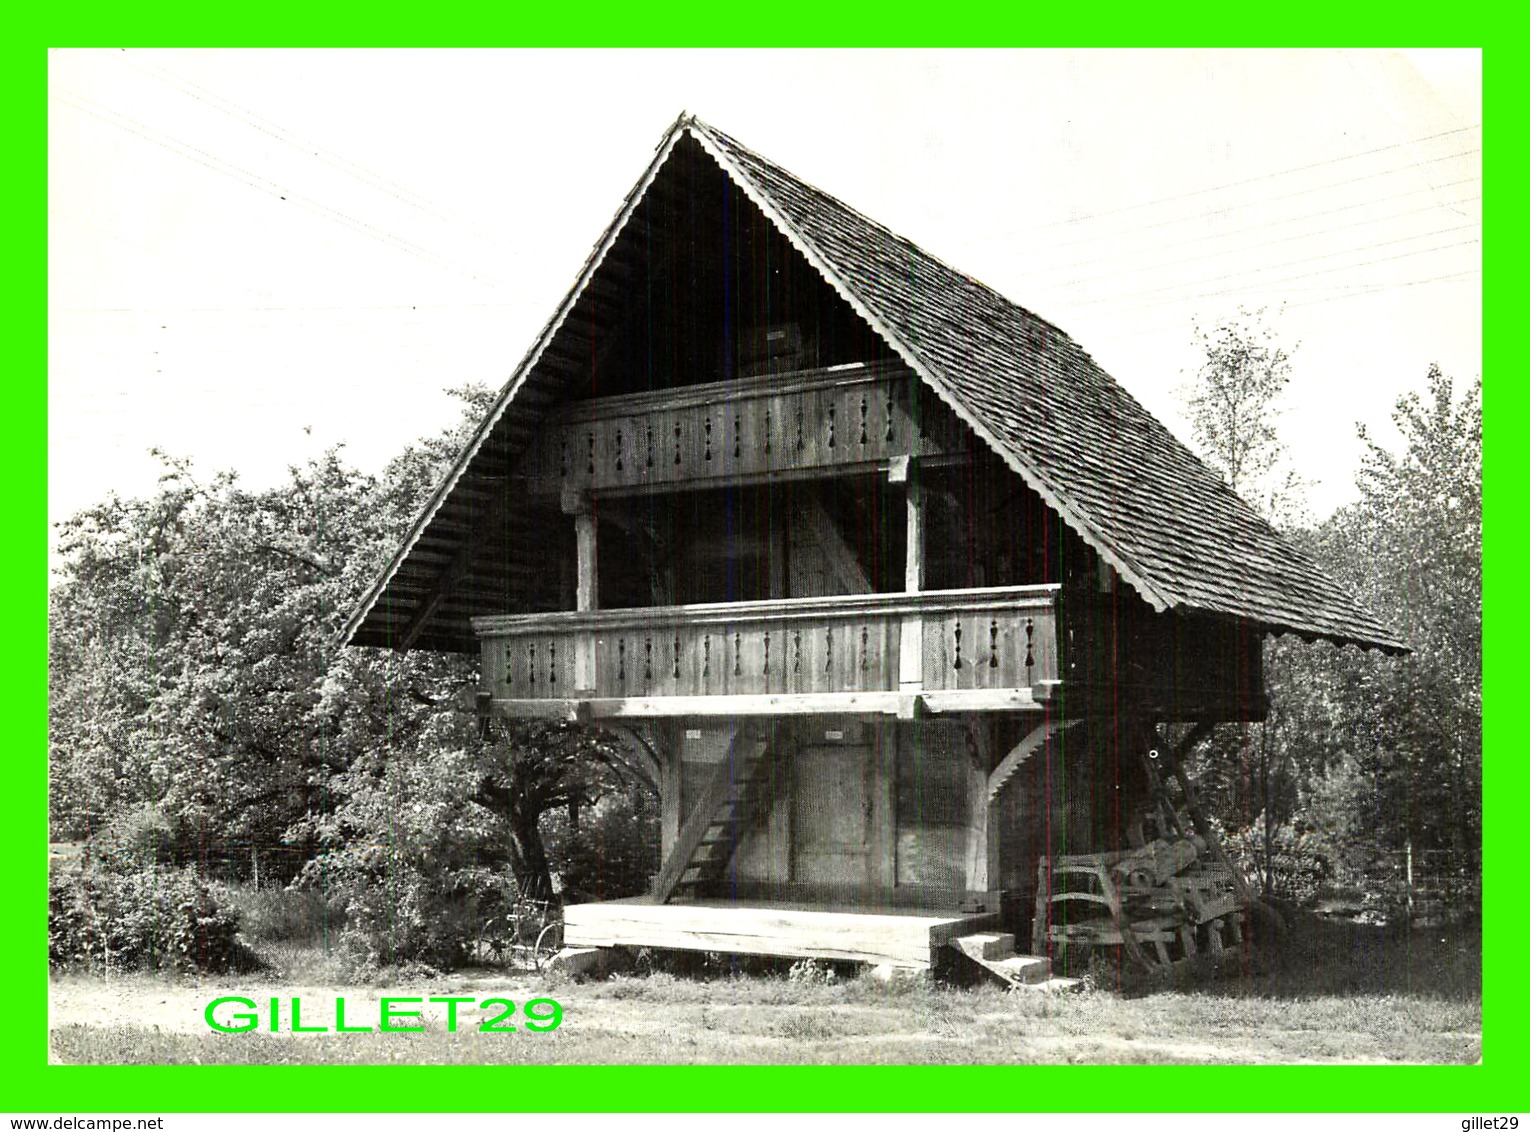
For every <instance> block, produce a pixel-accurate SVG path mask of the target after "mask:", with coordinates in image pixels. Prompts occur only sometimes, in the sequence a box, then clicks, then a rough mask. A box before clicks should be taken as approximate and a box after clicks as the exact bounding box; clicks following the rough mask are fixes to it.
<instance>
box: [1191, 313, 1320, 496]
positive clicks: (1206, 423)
mask: <svg viewBox="0 0 1530 1132" xmlns="http://www.w3.org/2000/svg"><path fill="white" fill-rule="evenodd" d="M1195 334H1196V339H1197V341H1198V344H1199V346H1200V349H1201V352H1202V354H1203V355H1204V359H1205V360H1204V361H1202V363H1201V365H1200V368H1199V369H1198V370H1197V371H1196V374H1195V377H1194V379H1193V380H1192V381H1191V382H1190V384H1189V385H1188V386H1187V387H1186V389H1185V401H1186V407H1187V409H1188V410H1189V413H1190V427H1191V433H1192V438H1193V440H1194V442H1195V445H1196V447H1197V448H1199V450H1200V452H1201V456H1202V458H1203V459H1205V461H1206V462H1207V463H1208V464H1209V465H1210V466H1211V467H1212V468H1214V469H1215V470H1216V471H1218V472H1220V473H1221V475H1222V478H1223V479H1225V480H1226V481H1227V483H1228V485H1229V486H1230V487H1231V488H1232V489H1233V490H1234V491H1236V492H1237V493H1238V494H1239V495H1240V496H1242V497H1243V499H1244V500H1245V501H1246V502H1247V503H1248V504H1249V505H1250V506H1251V507H1253V508H1254V510H1256V511H1258V512H1259V513H1260V514H1261V515H1263V516H1264V517H1265V518H1266V519H1268V520H1270V521H1271V522H1272V523H1276V524H1277V525H1290V524H1292V523H1294V522H1296V521H1297V520H1298V519H1299V518H1300V517H1301V515H1302V513H1303V511H1304V509H1305V508H1304V501H1303V488H1304V484H1303V482H1302V480H1301V479H1300V478H1299V477H1298V476H1297V474H1296V472H1295V470H1294V469H1293V468H1292V467H1291V465H1290V459H1289V455H1288V453H1287V450H1286V446H1285V444H1284V443H1283V442H1282V441H1281V439H1280V436H1279V433H1278V431H1277V428H1276V426H1277V424H1278V422H1279V420H1280V415H1281V413H1282V408H1281V404H1280V401H1281V398H1282V396H1283V395H1284V394H1285V391H1286V386H1287V384H1289V382H1290V380H1291V355H1290V352H1289V351H1288V350H1287V349H1286V348H1285V347H1284V346H1282V345H1281V344H1280V343H1279V341H1278V340H1277V338H1276V334H1275V331H1274V330H1273V329H1272V328H1271V327H1270V326H1269V325H1268V324H1267V323H1266V321H1265V314H1264V311H1263V310H1257V311H1248V310H1243V309H1240V310H1239V312H1238V314H1237V316H1235V317H1233V318H1229V319H1226V320H1224V321H1222V322H1219V323H1217V324H1216V325H1215V326H1213V327H1211V328H1210V329H1206V328H1204V327H1202V326H1200V325H1199V324H1197V325H1196V327H1195ZM1293 348H1294V347H1293Z"/></svg>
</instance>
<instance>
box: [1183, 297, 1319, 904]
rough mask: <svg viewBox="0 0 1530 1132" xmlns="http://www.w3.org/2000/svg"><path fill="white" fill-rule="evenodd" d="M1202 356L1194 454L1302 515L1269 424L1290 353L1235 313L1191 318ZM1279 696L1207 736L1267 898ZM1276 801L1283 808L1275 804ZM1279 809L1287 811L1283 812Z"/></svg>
mask: <svg viewBox="0 0 1530 1132" xmlns="http://www.w3.org/2000/svg"><path fill="white" fill-rule="evenodd" d="M1196 337H1197V339H1198V340H1199V344H1200V347H1201V350H1202V353H1203V354H1204V361H1203V362H1202V363H1201V366H1200V368H1199V369H1198V370H1197V371H1196V375H1195V377H1194V379H1193V380H1192V381H1191V383H1190V384H1189V385H1188V386H1187V387H1186V388H1185V390H1184V395H1185V400H1186V407H1187V409H1188V410H1189V415H1190V425H1191V431H1192V439H1193V441H1194V443H1195V445H1196V447H1197V448H1199V450H1200V452H1201V455H1202V457H1203V458H1204V459H1205V461H1206V462H1207V464H1209V465H1210V466H1211V467H1212V468H1213V469H1215V470H1216V471H1218V472H1220V473H1221V475H1222V478H1223V479H1225V480H1226V481H1227V484H1228V486H1229V487H1231V488H1232V489H1233V490H1234V491H1235V492H1237V493H1238V494H1239V496H1241V497H1242V498H1243V499H1244V501H1245V502H1247V503H1248V504H1249V505H1250V506H1251V507H1253V508H1254V510H1256V511H1257V512H1259V513H1260V514H1261V515H1262V516H1263V517H1264V518H1265V519H1267V520H1269V521H1270V522H1271V523H1274V524H1276V525H1278V526H1284V527H1290V526H1292V525H1294V524H1295V523H1296V522H1298V521H1299V520H1300V519H1301V517H1302V516H1303V515H1304V513H1305V510H1306V507H1305V501H1304V489H1305V484H1304V483H1303V481H1302V480H1301V478H1300V477H1299V476H1298V475H1297V474H1296V471H1295V469H1294V468H1293V467H1292V466H1291V464H1290V458H1289V454H1288V452H1287V450H1286V446H1285V444H1284V443H1283V442H1282V441H1281V439H1280V435H1279V432H1278V430H1277V427H1276V426H1277V424H1278V421H1279V418H1280V415H1281V412H1282V409H1281V405H1280V401H1281V398H1282V396H1283V395H1284V393H1285V390H1286V386H1287V384H1288V383H1289V382H1290V379H1291V355H1290V352H1289V351H1288V350H1287V349H1286V348H1285V347H1284V346H1282V345H1281V344H1280V342H1279V341H1278V339H1277V337H1276V334H1275V331H1274V330H1273V329H1272V328H1271V327H1270V326H1269V325H1268V324H1267V323H1266V321H1265V317H1264V311H1262V310H1259V311H1248V310H1242V309H1240V310H1239V312H1238V314H1237V316H1236V317H1234V318H1230V319H1226V320H1224V321H1222V322H1219V323H1217V324H1216V325H1215V326H1213V327H1211V328H1210V329H1206V328H1203V327H1201V326H1200V325H1198V324H1197V326H1196ZM1291 653H1292V648H1291V646H1289V645H1287V644H1286V643H1285V642H1267V643H1266V645H1265V650H1264V665H1265V674H1266V679H1267V680H1268V682H1269V685H1270V686H1271V689H1272V690H1278V689H1279V688H1280V687H1281V686H1282V685H1283V684H1285V683H1286V682H1287V670H1288V669H1289V668H1290V666H1291V664H1292V663H1293V659H1294V658H1293V656H1292V655H1291ZM1290 722H1291V721H1290V720H1288V719H1287V718H1286V717H1285V715H1284V712H1283V710H1282V708H1281V705H1280V699H1279V697H1278V696H1272V706H1271V709H1270V715H1269V718H1268V719H1267V720H1266V721H1265V722H1264V723H1263V724H1262V725H1260V726H1258V727H1257V728H1254V729H1248V728H1244V729H1242V730H1240V732H1239V733H1238V735H1237V736H1236V739H1235V740H1234V741H1233V742H1232V743H1231V744H1230V743H1229V741H1228V738H1227V737H1225V736H1224V737H1222V738H1221V740H1220V741H1219V742H1214V743H1213V746H1212V750H1211V753H1210V754H1211V758H1212V759H1213V760H1215V761H1216V762H1219V763H1221V764H1222V766H1223V767H1226V768H1237V772H1236V773H1235V774H1234V775H1233V776H1232V778H1231V780H1230V781H1229V780H1227V779H1225V778H1224V781H1223V782H1222V783H1221V785H1222V786H1223V789H1222V790H1221V791H1219V792H1218V793H1220V794H1221V795H1222V797H1223V800H1224V818H1225V819H1226V820H1228V821H1229V822H1230V823H1231V824H1233V825H1234V826H1237V825H1240V824H1244V823H1247V822H1248V821H1250V820H1251V819H1254V820H1257V821H1258V822H1259V823H1260V825H1261V826H1262V842H1263V853H1262V856H1263V860H1264V867H1263V868H1262V870H1261V872H1262V873H1263V876H1264V888H1265V896H1266V897H1268V896H1269V895H1270V894H1271V889H1272V887H1273V885H1274V868H1273V860H1274V853H1275V835H1276V831H1277V829H1278V828H1279V826H1280V825H1281V824H1282V823H1283V821H1284V820H1285V818H1286V816H1287V815H1288V813H1289V810H1290V808H1291V803H1290V799H1291V797H1292V795H1293V793H1294V792H1293V790H1292V782H1293V774H1292V766H1291V762H1290V758H1291V745H1290V743H1289V742H1283V741H1282V735H1283V733H1284V732H1287V731H1289V729H1290ZM1283 803H1284V804H1283ZM1282 811H1285V812H1282Z"/></svg>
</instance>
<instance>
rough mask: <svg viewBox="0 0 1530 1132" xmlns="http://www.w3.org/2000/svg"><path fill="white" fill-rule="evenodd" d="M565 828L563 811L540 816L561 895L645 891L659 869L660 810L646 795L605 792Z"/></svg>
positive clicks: (616, 895) (600, 896) (611, 896)
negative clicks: (575, 826) (575, 822)
mask: <svg viewBox="0 0 1530 1132" xmlns="http://www.w3.org/2000/svg"><path fill="white" fill-rule="evenodd" d="M580 816H581V821H580V824H579V828H578V829H577V830H573V829H570V828H569V821H568V813H567V811H566V810H557V811H553V812H550V813H548V814H546V815H544V816H543V818H542V828H543V832H544V835H545V837H546V840H547V853H548V857H549V859H550V860H551V862H552V866H553V870H554V871H555V872H556V873H557V874H558V877H559V879H560V880H561V881H562V888H563V893H564V897H565V899H570V898H575V899H589V900H618V899H620V898H622V897H624V896H637V895H640V894H642V893H644V892H647V891H648V886H649V883H650V882H651V881H652V880H653V876H654V874H655V873H656V872H658V871H659V814H658V808H657V806H656V805H655V804H654V803H653V801H652V800H651V799H649V798H648V797H647V796H642V797H639V798H637V799H634V798H633V797H632V796H630V795H628V794H609V795H607V796H606V797H604V798H601V799H600V800H599V801H598V802H597V803H596V804H595V805H594V806H591V807H589V808H588V809H586V810H585V811H584V813H583V814H581V815H580Z"/></svg>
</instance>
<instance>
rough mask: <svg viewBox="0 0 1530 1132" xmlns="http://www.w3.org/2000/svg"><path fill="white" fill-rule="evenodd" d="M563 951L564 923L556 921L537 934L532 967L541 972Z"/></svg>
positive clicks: (532, 955) (532, 953)
mask: <svg viewBox="0 0 1530 1132" xmlns="http://www.w3.org/2000/svg"><path fill="white" fill-rule="evenodd" d="M562 950H563V921H562V920H554V921H553V922H552V923H550V924H548V925H547V926H546V927H544V928H543V929H542V930H541V931H540V932H538V933H537V942H536V945H535V946H534V947H533V948H532V951H531V962H532V965H533V966H534V967H535V968H536V969H537V970H538V971H540V970H541V969H542V968H543V967H544V966H546V965H547V963H548V961H549V960H551V959H552V957H553V956H554V955H556V954H558V952H560V951H562Z"/></svg>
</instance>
